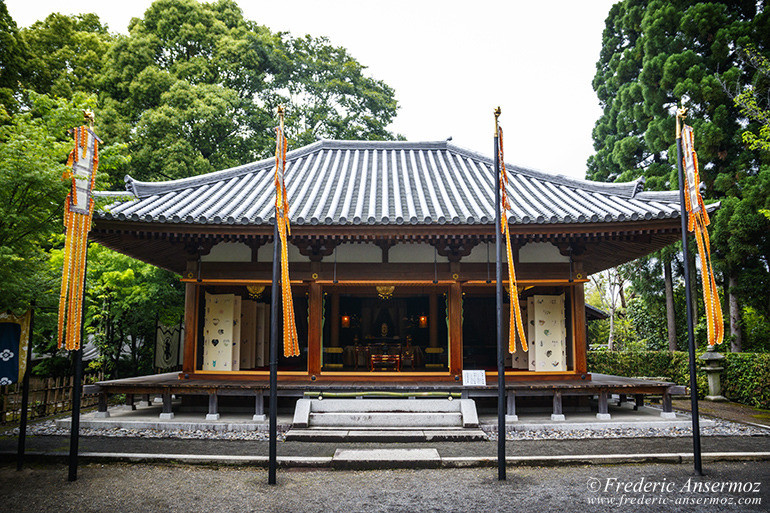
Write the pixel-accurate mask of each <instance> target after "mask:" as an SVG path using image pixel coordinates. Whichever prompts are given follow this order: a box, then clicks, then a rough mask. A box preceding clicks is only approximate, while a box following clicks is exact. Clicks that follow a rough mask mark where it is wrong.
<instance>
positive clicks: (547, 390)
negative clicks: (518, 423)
mask: <svg viewBox="0 0 770 513" xmlns="http://www.w3.org/2000/svg"><path fill="white" fill-rule="evenodd" d="M505 388H506V391H507V392H513V393H514V394H516V395H522V396H528V395H553V394H554V393H555V392H557V391H558V392H561V393H563V394H564V395H589V394H596V393H599V392H607V393H617V394H662V393H664V392H665V393H669V394H683V393H685V389H684V387H682V386H679V385H675V384H674V383H669V382H663V381H653V380H649V379H639V378H626V377H621V376H610V375H606V374H592V375H591V377H590V379H586V380H582V379H574V380H572V379H566V380H565V379H562V380H553V381H549V380H522V379H521V378H516V379H515V380H514V379H511V378H510V377H509V378H508V379H507V381H506V383H505ZM268 389H269V382H268V379H267V378H266V377H265V378H261V377H257V378H250V379H248V380H206V379H179V373H177V372H170V373H166V374H155V375H151V376H138V377H134V378H124V379H115V380H110V381H100V382H98V383H96V384H94V385H89V386H87V387H86V390H85V392H86V393H90V394H96V393H103V394H104V393H106V394H164V393H165V394H176V395H208V394H212V393H216V394H219V395H235V396H238V395H243V396H249V395H256V394H259V393H264V392H265V391H267V390H268ZM335 391H337V392H350V391H388V392H410V391H413V392H429V391H446V392H461V393H462V392H466V393H467V395H470V396H489V395H495V394H496V393H497V380H496V378H490V379H487V386H485V387H472V388H471V387H465V386H463V385H462V383H455V382H451V381H435V382H433V381H419V382H415V381H406V380H405V381H374V380H367V381H333V380H328V379H326V380H323V381H315V382H312V381H308V380H296V381H292V380H280V381H279V382H278V394H279V395H281V396H301V395H303V394H304V393H305V392H335Z"/></svg>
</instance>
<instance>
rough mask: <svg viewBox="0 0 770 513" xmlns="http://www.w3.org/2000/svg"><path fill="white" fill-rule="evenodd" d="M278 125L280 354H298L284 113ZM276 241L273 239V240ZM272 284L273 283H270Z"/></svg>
mask: <svg viewBox="0 0 770 513" xmlns="http://www.w3.org/2000/svg"><path fill="white" fill-rule="evenodd" d="M280 115H281V125H280V126H278V127H277V128H276V129H275V130H276V144H275V222H276V223H277V224H278V236H279V238H280V241H281V297H282V300H283V301H282V302H283V355H284V356H287V357H289V356H299V340H298V338H297V325H296V323H295V321H294V300H293V298H292V296H291V282H290V281H289V247H288V236H289V235H291V226H290V224H289V198H288V195H287V194H286V183H285V182H284V172H285V170H286V149H287V147H288V143H287V142H286V135H285V134H284V131H283V113H282V112H281V113H280ZM276 242H277V241H274V242H273V243H274V244H275V243H276ZM273 285H274V286H275V284H273Z"/></svg>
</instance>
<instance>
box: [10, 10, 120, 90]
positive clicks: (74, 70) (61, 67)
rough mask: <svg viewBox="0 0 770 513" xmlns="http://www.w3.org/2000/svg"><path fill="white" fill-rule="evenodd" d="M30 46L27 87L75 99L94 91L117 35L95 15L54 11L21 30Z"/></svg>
mask: <svg viewBox="0 0 770 513" xmlns="http://www.w3.org/2000/svg"><path fill="white" fill-rule="evenodd" d="M22 36H23V38H24V41H25V43H26V45H27V47H28V48H29V53H30V57H31V58H30V60H29V62H27V64H26V66H27V69H28V70H29V71H28V76H27V78H26V81H25V86H26V87H27V88H29V89H32V90H34V91H36V92H38V93H44V94H52V95H55V96H60V97H63V98H72V96H73V95H74V94H75V93H77V92H85V93H95V92H96V91H97V82H98V80H99V76H100V75H101V72H102V63H103V60H104V56H105V54H106V52H107V49H108V48H109V47H110V44H111V42H112V40H113V39H114V36H112V35H111V34H110V33H109V32H108V31H107V27H106V26H104V25H102V24H101V22H100V21H99V17H98V16H97V15H96V14H79V15H75V16H67V15H64V14H59V13H53V14H50V15H48V17H47V18H46V19H45V20H43V21H37V22H35V23H34V24H32V26H31V27H29V28H25V29H23V30H22Z"/></svg>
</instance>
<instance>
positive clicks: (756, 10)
mask: <svg viewBox="0 0 770 513" xmlns="http://www.w3.org/2000/svg"><path fill="white" fill-rule="evenodd" d="M749 48H753V49H754V50H753V51H754V52H755V54H754V55H755V56H756V59H757V60H760V61H761V59H764V58H766V56H767V54H768V51H770V11H768V9H766V8H765V6H764V4H763V3H757V2H753V1H748V0H735V1H721V2H692V1H685V0H674V1H662V0H623V1H621V2H618V3H617V4H615V5H614V6H613V7H612V8H611V9H610V12H609V14H608V16H607V19H606V24H605V29H604V33H603V39H602V50H601V54H600V56H599V60H598V62H597V65H596V69H597V71H596V75H595V77H594V81H593V87H594V90H595V91H596V93H597V96H598V98H599V102H600V105H601V107H602V109H603V114H602V116H601V117H600V118H599V120H598V121H597V122H596V125H595V128H594V130H593V139H594V148H595V150H596V154H595V155H593V156H591V157H590V158H589V159H588V171H587V177H588V178H589V179H593V180H600V181H625V180H630V179H633V178H636V177H638V176H640V175H644V176H645V177H646V178H647V184H646V185H647V188H651V189H656V190H671V189H676V188H677V186H678V182H677V177H676V145H675V135H674V124H675V121H674V113H675V109H676V107H677V106H678V105H680V104H681V103H682V102H684V105H685V106H686V107H688V109H689V113H688V120H687V122H688V124H690V125H692V126H693V128H694V129H695V148H696V151H697V152H698V160H699V162H700V168H701V179H702V180H703V181H704V182H705V185H706V194H705V197H706V198H707V199H711V200H717V199H718V200H721V202H722V203H721V208H720V210H719V211H718V212H717V213H716V215H714V216H713V217H712V219H713V221H714V222H713V224H712V227H711V232H712V246H713V247H712V249H713V251H714V258H715V263H716V265H717V270H718V271H719V272H721V273H722V275H723V276H724V280H723V281H724V285H725V287H724V289H725V292H730V293H734V294H736V295H737V297H738V298H739V299H740V302H741V304H743V305H745V306H746V307H750V308H752V309H755V311H757V312H759V313H760V316H764V318H765V319H766V320H770V302H769V301H768V300H767V294H766V293H758V292H759V291H760V290H765V291H766V290H767V288H768V287H770V267H769V266H768V264H769V263H770V238H769V236H768V234H769V233H770V222H768V219H767V218H766V217H765V216H763V215H762V214H761V210H762V209H767V208H768V206H770V205H769V204H768V202H770V199H769V198H770V154H769V153H768V151H766V150H762V148H761V146H760V145H757V144H754V145H752V144H751V141H750V140H748V139H747V138H746V137H747V136H746V135H745V134H746V132H747V128H748V132H749V133H752V132H753V131H756V130H757V129H758V128H759V124H760V123H761V121H760V120H758V119H754V118H752V117H751V116H749V112H748V111H747V110H746V108H745V107H744V106H741V105H739V104H736V103H735V102H733V99H732V98H733V97H734V96H736V93H734V92H736V91H737V94H741V93H742V92H743V91H746V90H747V89H749V88H751V87H752V86H753V87H754V88H759V89H760V90H762V91H767V85H768V79H767V77H766V76H765V75H763V74H762V72H761V66H756V65H752V62H751V61H750V59H747V58H746V57H745V55H746V51H747V49H749ZM752 91H754V89H752ZM752 97H753V96H752ZM743 98H746V95H743ZM758 98H764V96H762V95H761V94H760V95H759V96H758ZM750 137H751V136H749V138H750ZM647 262H648V263H649V264H650V265H652V266H655V265H658V262H657V259H655V258H653V259H648V260H647ZM728 277H729V278H734V279H735V285H734V286H733V287H732V288H730V289H728V288H727V286H726V285H727V281H728V279H727V278H728ZM636 281H637V282H638V280H636ZM636 289H637V291H639V293H640V294H643V295H645V297H646V298H648V300H649V301H653V300H654V297H653V296H654V294H652V293H648V292H649V291H647V292H645V291H644V289H645V287H644V286H643V285H642V284H641V283H637V284H636Z"/></svg>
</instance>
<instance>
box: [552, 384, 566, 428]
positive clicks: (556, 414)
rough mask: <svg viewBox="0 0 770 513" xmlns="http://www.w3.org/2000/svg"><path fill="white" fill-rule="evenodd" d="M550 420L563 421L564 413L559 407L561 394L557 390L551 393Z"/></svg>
mask: <svg viewBox="0 0 770 513" xmlns="http://www.w3.org/2000/svg"><path fill="white" fill-rule="evenodd" d="M551 420H553V421H562V420H564V413H563V411H562V406H561V392H560V391H559V390H557V391H555V392H554V393H553V414H552V415H551Z"/></svg>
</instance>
